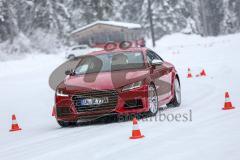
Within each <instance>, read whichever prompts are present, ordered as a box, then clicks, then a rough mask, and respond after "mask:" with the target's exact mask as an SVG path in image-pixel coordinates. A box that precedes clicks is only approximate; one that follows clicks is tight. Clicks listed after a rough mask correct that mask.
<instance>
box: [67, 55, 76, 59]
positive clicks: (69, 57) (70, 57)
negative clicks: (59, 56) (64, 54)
mask: <svg viewBox="0 0 240 160" xmlns="http://www.w3.org/2000/svg"><path fill="white" fill-rule="evenodd" d="M75 58H76V57H75V56H74V55H73V54H71V55H69V56H68V59H70V60H72V59H75Z"/></svg>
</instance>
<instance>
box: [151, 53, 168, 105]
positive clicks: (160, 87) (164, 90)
mask: <svg viewBox="0 0 240 160" xmlns="http://www.w3.org/2000/svg"><path fill="white" fill-rule="evenodd" d="M153 60H161V61H162V62H163V63H162V64H161V65H157V66H152V65H151V62H152V61H153ZM147 61H148V63H149V66H150V76H151V78H152V79H153V81H154V83H155V87H156V90H157V94H158V99H159V101H162V100H165V99H168V97H170V96H171V79H172V78H171V77H172V76H171V68H170V67H169V66H168V65H167V64H165V63H164V61H163V59H162V58H161V57H160V56H159V55H158V54H156V53H155V52H153V51H151V50H148V51H147Z"/></svg>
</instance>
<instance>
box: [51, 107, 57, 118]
mask: <svg viewBox="0 0 240 160" xmlns="http://www.w3.org/2000/svg"><path fill="white" fill-rule="evenodd" d="M52 116H53V117H55V116H56V110H55V107H54V106H53V109H52Z"/></svg>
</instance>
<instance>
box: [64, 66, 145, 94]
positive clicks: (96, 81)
mask: <svg viewBox="0 0 240 160" xmlns="http://www.w3.org/2000/svg"><path fill="white" fill-rule="evenodd" d="M147 74H149V72H148V70H145V69H141V70H139V69H138V70H127V71H126V70H125V71H113V72H102V73H92V74H86V75H76V76H68V77H66V78H65V80H64V85H65V87H66V89H67V90H71V89H72V90H76V89H77V90H79V89H81V90H89V89H91V90H92V89H94V90H110V89H117V88H120V87H123V86H125V85H128V84H131V83H134V82H137V81H141V80H143V79H145V77H146V75H147Z"/></svg>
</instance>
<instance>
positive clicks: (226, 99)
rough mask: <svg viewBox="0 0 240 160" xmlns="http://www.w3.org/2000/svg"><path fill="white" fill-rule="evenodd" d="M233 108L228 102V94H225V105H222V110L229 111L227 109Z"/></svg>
mask: <svg viewBox="0 0 240 160" xmlns="http://www.w3.org/2000/svg"><path fill="white" fill-rule="evenodd" d="M234 108H235V107H233V106H232V102H231V100H230V96H229V93H228V92H226V93H225V103H224V108H222V109H223V110H229V109H234Z"/></svg>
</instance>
